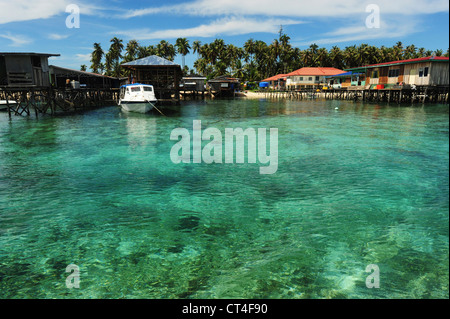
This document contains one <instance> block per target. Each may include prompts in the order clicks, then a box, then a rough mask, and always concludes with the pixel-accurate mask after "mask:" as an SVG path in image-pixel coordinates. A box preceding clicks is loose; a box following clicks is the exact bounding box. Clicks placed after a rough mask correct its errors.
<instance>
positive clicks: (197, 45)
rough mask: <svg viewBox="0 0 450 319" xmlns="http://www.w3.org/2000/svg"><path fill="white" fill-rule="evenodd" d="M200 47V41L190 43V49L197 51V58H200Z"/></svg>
mask: <svg viewBox="0 0 450 319" xmlns="http://www.w3.org/2000/svg"><path fill="white" fill-rule="evenodd" d="M201 47H202V42H201V41H198V40H196V41H194V42H193V43H192V50H193V51H194V53H197V58H198V59H199V58H200V48H201Z"/></svg>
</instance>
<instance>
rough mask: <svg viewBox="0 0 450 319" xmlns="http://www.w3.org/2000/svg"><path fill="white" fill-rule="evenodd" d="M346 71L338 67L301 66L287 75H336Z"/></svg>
mask: <svg viewBox="0 0 450 319" xmlns="http://www.w3.org/2000/svg"><path fill="white" fill-rule="evenodd" d="M340 73H344V71H343V70H339V69H336V68H322V67H317V68H301V69H298V70H296V71H294V72H291V73H289V74H287V75H286V76H299V75H300V76H327V75H336V74H340Z"/></svg>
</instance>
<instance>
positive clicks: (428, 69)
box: [423, 67, 430, 77]
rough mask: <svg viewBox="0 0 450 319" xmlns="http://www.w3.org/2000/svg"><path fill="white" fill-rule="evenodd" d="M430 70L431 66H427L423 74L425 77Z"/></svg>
mask: <svg viewBox="0 0 450 319" xmlns="http://www.w3.org/2000/svg"><path fill="white" fill-rule="evenodd" d="M429 72H430V68H429V67H426V68H425V70H424V71H423V76H424V77H427V76H428V74H429Z"/></svg>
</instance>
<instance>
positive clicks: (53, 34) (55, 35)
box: [48, 33, 69, 40]
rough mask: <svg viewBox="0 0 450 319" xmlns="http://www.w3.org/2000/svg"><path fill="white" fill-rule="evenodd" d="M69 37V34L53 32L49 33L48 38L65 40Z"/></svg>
mask: <svg viewBox="0 0 450 319" xmlns="http://www.w3.org/2000/svg"><path fill="white" fill-rule="evenodd" d="M68 37H69V35H67V34H57V33H52V34H49V35H48V38H49V39H50V40H64V39H67V38H68Z"/></svg>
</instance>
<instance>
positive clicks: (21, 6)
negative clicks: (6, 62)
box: [0, 0, 102, 24]
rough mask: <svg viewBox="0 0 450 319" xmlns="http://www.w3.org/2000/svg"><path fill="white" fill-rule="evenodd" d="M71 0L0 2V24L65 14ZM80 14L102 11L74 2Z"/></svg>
mask: <svg viewBox="0 0 450 319" xmlns="http://www.w3.org/2000/svg"><path fill="white" fill-rule="evenodd" d="M72 3H74V1H73V0H32V1H30V0H0V24H6V23H11V22H20V21H29V20H36V19H48V18H50V17H53V16H56V15H58V14H62V13H65V12H66V8H67V6H68V5H69V4H72ZM76 4H77V5H78V6H79V8H80V13H81V14H87V15H92V14H97V13H99V12H100V11H101V10H102V9H101V8H99V7H96V6H94V5H92V4H89V3H84V2H80V1H76Z"/></svg>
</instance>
